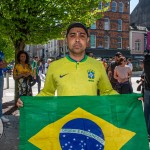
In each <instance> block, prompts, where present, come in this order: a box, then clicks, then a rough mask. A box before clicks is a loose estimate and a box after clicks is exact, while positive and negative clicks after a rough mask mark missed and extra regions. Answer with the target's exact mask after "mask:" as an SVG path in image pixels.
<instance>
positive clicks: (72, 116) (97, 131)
mask: <svg viewBox="0 0 150 150" xmlns="http://www.w3.org/2000/svg"><path fill="white" fill-rule="evenodd" d="M134 135H135V133H134V132H132V131H129V130H126V129H122V128H118V127H116V126H114V125H113V124H111V123H109V122H107V121H105V120H103V119H101V118H99V117H97V116H95V115H93V114H91V113H89V112H87V111H85V110H83V109H81V108H77V109H76V110H74V111H73V112H71V113H69V114H68V115H66V116H64V117H63V118H61V119H59V120H57V121H55V122H54V123H51V124H49V125H47V126H46V127H44V128H43V129H42V130H41V131H39V132H38V133H37V134H35V135H34V136H33V137H31V138H30V139H29V140H28V141H29V142H30V143H32V144H33V145H35V146H36V147H38V148H39V149H41V150H66V149H69V148H70V149H78V148H77V146H81V147H84V146H85V147H88V149H89V147H90V146H92V148H93V149H95V150H96V149H98V148H101V149H105V150H119V149H120V148H121V147H123V146H124V145H125V144H126V143H127V142H128V141H129V140H130V139H131V138H132V137H133V136H134ZM77 143H78V144H77ZM92 144H93V145H92ZM73 146H75V147H76V148H74V147H73ZM94 146H95V148H94ZM85 150H86V149H85Z"/></svg>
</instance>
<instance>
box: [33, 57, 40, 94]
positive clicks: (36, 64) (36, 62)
mask: <svg viewBox="0 0 150 150" xmlns="http://www.w3.org/2000/svg"><path fill="white" fill-rule="evenodd" d="M32 72H33V75H34V81H33V83H32V86H34V85H35V84H36V83H37V84H38V93H39V92H40V90H41V78H40V76H39V57H38V56H35V57H34V60H33V62H32Z"/></svg>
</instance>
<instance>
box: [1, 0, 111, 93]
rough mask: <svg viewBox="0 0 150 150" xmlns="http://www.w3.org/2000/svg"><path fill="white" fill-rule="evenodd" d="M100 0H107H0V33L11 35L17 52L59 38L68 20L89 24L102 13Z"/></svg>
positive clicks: (69, 21) (68, 22)
mask: <svg viewBox="0 0 150 150" xmlns="http://www.w3.org/2000/svg"><path fill="white" fill-rule="evenodd" d="M101 1H103V2H104V3H106V2H109V1H110V0H7V1H6V0H0V33H1V35H4V36H6V35H7V36H8V37H9V38H8V39H11V41H12V43H13V46H14V48H15V56H16V54H17V53H18V51H20V50H24V48H25V44H42V43H45V42H46V41H48V40H50V39H57V38H61V37H62V35H63V34H62V33H64V31H65V30H66V27H67V26H68V24H70V23H71V22H74V21H81V22H83V23H85V24H86V25H88V26H90V24H91V23H93V22H94V21H95V20H96V19H97V18H100V17H101V16H102V14H103V11H104V9H102V10H99V9H98V5H99V2H101ZM15 89H16V88H15ZM15 91H16V90H15ZM15 95H16V93H15Z"/></svg>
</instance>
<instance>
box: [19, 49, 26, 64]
mask: <svg viewBox="0 0 150 150" xmlns="http://www.w3.org/2000/svg"><path fill="white" fill-rule="evenodd" d="M21 54H25V55H26V60H25V63H26V64H29V55H28V53H27V52H25V51H19V52H18V54H17V61H18V63H20V55H21Z"/></svg>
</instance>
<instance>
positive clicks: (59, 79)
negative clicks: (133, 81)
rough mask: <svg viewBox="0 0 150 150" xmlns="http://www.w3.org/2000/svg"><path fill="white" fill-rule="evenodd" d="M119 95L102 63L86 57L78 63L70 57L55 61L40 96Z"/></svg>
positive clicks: (49, 69)
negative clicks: (98, 91)
mask: <svg viewBox="0 0 150 150" xmlns="http://www.w3.org/2000/svg"><path fill="white" fill-rule="evenodd" d="M98 89H99V90H100V95H109V94H117V92H116V91H114V90H113V89H112V86H111V84H110V82H109V79H108V77H107V74H106V71H105V68H104V66H103V64H102V62H100V61H98V60H96V59H94V58H91V57H88V56H87V55H85V57H84V59H83V60H81V61H80V62H76V61H75V60H73V59H71V58H70V57H69V55H67V56H66V57H64V58H62V59H60V60H57V61H54V62H53V63H51V65H50V67H49V68H48V72H47V75H46V80H45V84H44V88H43V89H42V90H41V92H40V93H39V94H38V96H54V95H55V91H56V90H57V95H58V96H79V95H93V96H94V95H97V90H98Z"/></svg>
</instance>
